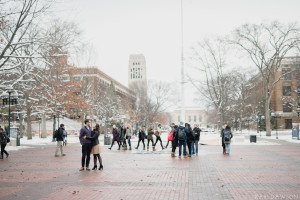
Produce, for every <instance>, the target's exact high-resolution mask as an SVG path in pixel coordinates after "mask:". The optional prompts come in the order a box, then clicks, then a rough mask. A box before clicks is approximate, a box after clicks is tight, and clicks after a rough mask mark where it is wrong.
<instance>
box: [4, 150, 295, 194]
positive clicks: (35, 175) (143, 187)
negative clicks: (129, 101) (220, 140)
mask: <svg viewBox="0 0 300 200" xmlns="http://www.w3.org/2000/svg"><path fill="white" fill-rule="evenodd" d="M199 148H200V149H199V151H200V153H199V155H198V156H197V157H196V156H194V157H192V158H187V159H183V158H182V159H181V160H180V159H178V158H171V157H170V148H168V149H167V150H163V151H161V150H160V148H159V149H158V151H156V152H154V153H153V152H152V151H150V152H147V151H142V150H139V151H137V150H132V151H118V150H117V148H116V146H114V147H113V150H111V151H109V150H108V149H107V147H106V146H105V147H103V146H102V157H103V164H104V171H90V172H87V171H84V172H79V171H78V170H79V168H80V156H81V146H80V145H77V144H74V145H70V146H67V147H66V148H65V152H66V154H67V156H66V157H58V158H55V157H54V156H53V155H54V151H55V146H36V147H35V148H30V149H23V150H19V151H11V152H10V157H9V158H8V159H4V160H0V199H5V200H8V199H20V200H26V199H30V200H32V199H43V200H47V199H58V200H59V199H105V200H110V199H113V200H114V199H116V200H121V199H123V200H135V199H136V200H141V199H153V200H154V199H163V200H169V199H178V200H179V199H180V200H181V199H213V200H214V199H300V145H298V144H291V145H286V144H284V145H266V146H252V145H250V146H234V145H233V146H232V148H231V152H232V154H231V155H230V156H223V155H222V154H221V147H220V146H213V145H201V146H199ZM140 149H142V148H141V146H140ZM92 165H93V160H91V164H90V167H92Z"/></svg>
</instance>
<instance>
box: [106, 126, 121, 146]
mask: <svg viewBox="0 0 300 200" xmlns="http://www.w3.org/2000/svg"><path fill="white" fill-rule="evenodd" d="M112 134H113V140H112V142H111V146H110V148H108V149H109V150H111V148H112V146H113V145H114V143H115V142H117V144H118V145H119V148H118V150H120V148H121V142H119V132H118V129H117V127H116V125H113V130H112Z"/></svg>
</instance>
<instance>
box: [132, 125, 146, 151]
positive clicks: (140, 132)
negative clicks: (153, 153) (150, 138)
mask: <svg viewBox="0 0 300 200" xmlns="http://www.w3.org/2000/svg"><path fill="white" fill-rule="evenodd" d="M138 136H139V141H138V145H137V147H135V149H138V148H139V145H140V142H141V141H142V142H143V145H144V148H143V150H145V142H144V140H145V137H146V134H145V132H144V130H143V128H142V127H141V126H140V127H139V132H138Z"/></svg>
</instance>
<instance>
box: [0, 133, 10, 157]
mask: <svg viewBox="0 0 300 200" xmlns="http://www.w3.org/2000/svg"><path fill="white" fill-rule="evenodd" d="M7 138H8V137H7V135H6V133H5V132H4V131H3V128H0V144H1V157H0V159H3V153H5V154H6V158H7V157H8V156H9V154H8V153H7V151H5V147H6V144H7Z"/></svg>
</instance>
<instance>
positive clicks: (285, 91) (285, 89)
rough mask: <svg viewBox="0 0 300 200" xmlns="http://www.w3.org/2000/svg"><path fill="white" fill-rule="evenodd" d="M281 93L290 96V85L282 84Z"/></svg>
mask: <svg viewBox="0 0 300 200" xmlns="http://www.w3.org/2000/svg"><path fill="white" fill-rule="evenodd" d="M282 94H283V96H291V95H292V87H291V86H283V87H282Z"/></svg>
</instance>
